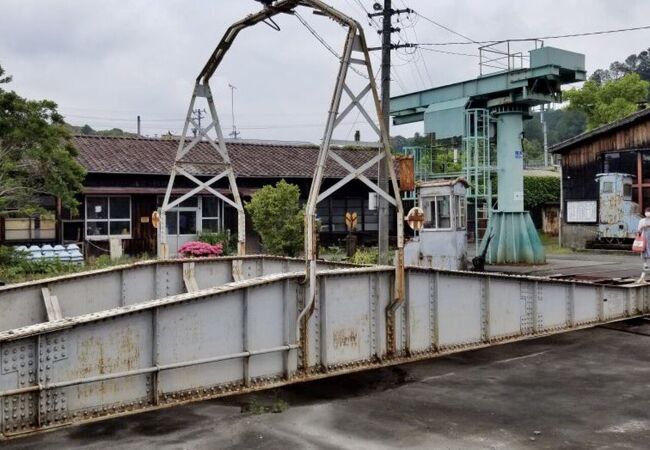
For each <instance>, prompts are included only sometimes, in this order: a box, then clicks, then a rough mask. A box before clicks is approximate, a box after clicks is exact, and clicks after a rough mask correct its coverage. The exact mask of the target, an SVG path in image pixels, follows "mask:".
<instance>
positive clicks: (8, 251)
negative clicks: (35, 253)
mask: <svg viewBox="0 0 650 450" xmlns="http://www.w3.org/2000/svg"><path fill="white" fill-rule="evenodd" d="M22 261H26V258H25V256H24V255H22V254H21V253H20V252H18V251H16V249H15V248H13V247H5V246H0V266H4V267H7V266H12V265H14V264H18V263H20V262H22Z"/></svg>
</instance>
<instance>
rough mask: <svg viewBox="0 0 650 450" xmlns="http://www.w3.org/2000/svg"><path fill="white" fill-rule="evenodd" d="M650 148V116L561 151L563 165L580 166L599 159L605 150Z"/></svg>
mask: <svg viewBox="0 0 650 450" xmlns="http://www.w3.org/2000/svg"><path fill="white" fill-rule="evenodd" d="M634 149H650V118H648V119H647V120H646V121H645V122H642V123H637V124H632V125H630V126H629V127H626V128H623V129H619V130H615V131H612V132H611V133H609V134H606V135H602V136H596V137H594V138H593V139H590V140H587V141H585V142H583V143H579V144H576V145H575V146H574V147H572V148H571V149H570V150H567V151H565V152H563V153H562V165H563V167H571V166H580V165H582V163H583V162H587V161H594V160H597V159H599V157H600V155H602V154H603V153H605V152H616V151H625V150H634Z"/></svg>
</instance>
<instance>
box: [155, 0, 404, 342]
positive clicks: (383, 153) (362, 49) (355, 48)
mask: <svg viewBox="0 0 650 450" xmlns="http://www.w3.org/2000/svg"><path fill="white" fill-rule="evenodd" d="M297 6H305V7H309V8H312V9H314V10H315V11H316V12H319V13H320V14H321V15H325V16H327V17H329V18H330V19H333V20H335V21H336V22H338V23H339V24H341V25H342V26H344V27H347V29H348V32H347V39H346V41H345V47H344V51H343V55H342V57H341V65H340V68H339V73H338V77H337V80H336V87H335V89H334V95H333V97H332V101H331V105H330V110H329V113H328V117H327V123H326V126H325V131H324V134H323V139H322V143H321V147H320V151H319V156H318V163H317V166H316V170H315V173H314V178H313V181H312V185H311V189H310V193H309V199H308V202H307V208H306V217H305V225H306V226H305V257H306V259H307V274H308V280H309V286H310V288H309V294H308V299H307V302H306V305H305V308H304V309H303V311H302V313H301V314H300V316H299V318H298V321H299V322H300V321H301V320H303V318H305V317H306V316H308V315H309V314H310V313H311V310H312V305H313V302H314V299H315V295H316V254H317V252H316V250H317V249H316V246H317V239H316V233H317V231H316V228H315V227H316V205H317V203H318V202H319V201H321V200H323V199H325V198H327V197H328V196H329V195H331V194H332V193H333V192H335V191H336V190H337V189H339V188H341V187H342V186H343V185H345V184H347V183H348V182H350V181H352V180H353V179H359V180H360V181H362V182H363V183H364V184H366V185H367V186H368V187H370V188H371V189H372V190H374V191H375V192H377V194H379V195H381V196H382V197H383V198H384V199H386V200H387V201H388V202H389V203H390V204H392V205H393V206H394V207H395V209H396V211H397V217H396V219H397V254H396V261H395V266H396V277H395V299H394V302H393V303H391V305H390V307H389V310H388V315H389V319H390V318H394V312H395V310H396V309H397V308H398V307H399V306H400V305H401V304H402V303H403V301H404V251H403V247H404V220H403V217H404V211H403V207H402V202H401V198H400V196H399V187H398V184H397V176H396V173H395V168H394V166H393V164H392V163H389V164H388V167H389V172H390V178H391V183H392V189H393V194H392V195H391V193H390V192H386V191H384V190H382V189H381V188H379V186H378V185H377V184H375V183H374V182H372V181H371V180H370V179H368V178H367V177H366V176H365V175H364V173H365V172H366V171H367V170H368V169H369V168H370V167H372V166H373V165H375V164H378V163H379V162H380V161H381V160H382V159H384V158H386V159H387V160H388V161H391V162H392V156H391V153H390V147H389V145H390V144H389V142H390V139H389V135H388V130H386V129H385V126H384V120H382V117H383V113H382V110H381V104H380V100H379V95H378V93H377V86H376V83H375V79H374V75H373V72H372V66H371V62H370V55H369V53H368V47H367V45H366V39H365V35H364V33H363V28H362V27H361V26H360V25H359V23H358V22H357V21H355V20H354V19H352V18H351V17H348V16H346V15H345V14H343V13H341V12H339V11H338V10H336V9H334V8H332V7H331V6H329V5H327V4H325V3H323V2H321V1H319V0H279V1H277V2H275V3H274V4H273V5H271V6H267V7H265V8H264V9H263V10H262V11H260V12H258V13H256V14H252V15H250V16H248V17H246V18H245V19H243V20H241V21H239V22H237V23H235V24H233V25H232V26H231V27H230V28H229V29H228V30H227V31H226V33H225V35H224V37H223V38H222V40H221V42H220V43H219V45H218V46H217V48H216V49H215V51H214V52H213V53H212V56H211V57H210V59H209V60H208V62H207V64H206V65H205V67H204V68H203V70H202V71H201V73H200V74H199V76H198V78H197V80H196V85H195V88H194V93H193V95H192V100H191V102H190V107H189V108H188V112H187V118H186V121H185V126H184V128H183V137H182V138H181V141H180V143H179V147H178V153H177V155H176V160H175V163H174V167H173V169H172V173H171V176H170V180H169V185H168V188H167V193H166V195H165V200H164V203H163V207H162V211H161V212H162V214H161V219H162V221H161V225H160V230H161V242H162V243H163V245H162V246H161V247H162V249H163V250H162V253H163V256H166V251H167V249H166V242H167V240H166V225H165V223H164V217H165V214H164V213H165V212H166V211H168V210H169V209H171V208H173V207H174V206H176V205H178V204H180V203H181V202H182V201H184V200H186V199H187V198H189V197H191V196H192V195H195V194H197V193H199V192H201V191H202V190H207V191H208V192H210V193H212V194H213V195H215V196H217V197H219V198H221V199H222V200H224V201H226V202H227V203H228V204H231V205H232V206H235V207H236V208H237V210H238V219H239V220H238V240H239V246H238V253H239V254H240V255H243V254H244V252H245V220H244V210H243V207H242V203H241V199H240V197H239V193H238V190H237V184H236V180H235V176H234V173H233V170H232V165H231V164H230V159H229V157H228V151H227V147H226V144H225V142H224V139H223V132H222V130H221V126H220V124H219V120H218V117H217V112H216V109H215V106H214V101H213V98H212V94H211V91H210V87H209V84H208V83H209V80H210V78H211V76H212V75H213V74H214V72H215V71H216V70H217V68H218V66H219V64H220V63H221V61H222V59H223V57H224V56H225V54H226V52H227V51H228V49H229V48H230V46H231V45H232V43H233V42H234V40H235V38H236V37H237V35H238V34H239V32H240V31H241V30H243V29H245V28H248V27H250V26H253V25H256V24H258V23H260V22H263V21H265V20H267V19H269V18H271V17H273V16H275V15H277V14H282V13H287V14H291V13H292V12H293V9H294V8H296V7H297ZM353 52H356V53H358V54H359V53H360V57H353V56H352V55H353ZM351 65H359V66H365V68H366V71H367V77H368V85H367V86H366V87H365V88H364V89H362V90H361V92H360V93H359V94H356V95H355V94H354V92H353V91H352V90H351V89H350V87H349V86H348V85H347V84H346V82H345V81H346V77H347V75H348V72H349V70H351ZM344 92H345V93H346V95H347V96H349V97H350V99H351V102H350V104H349V105H348V106H347V107H346V108H345V109H343V110H342V111H341V112H339V108H340V104H341V97H342V96H343V93H344ZM368 93H371V94H372V97H373V101H374V104H375V111H376V115H377V119H378V120H377V123H378V124H377V123H375V122H374V121H373V120H372V118H371V116H370V114H369V113H368V112H367V111H366V110H365V109H364V107H363V106H362V104H361V100H362V99H363V98H364V97H365V96H366V95H367V94H368ZM197 96H198V97H205V98H206V99H207V101H208V105H209V107H210V114H211V117H212V122H211V123H210V124H209V125H208V127H206V128H205V129H203V130H201V129H200V127H199V126H198V124H197V123H196V122H195V121H194V120H193V119H192V117H191V115H192V109H193V107H194V102H195V100H196V97H197ZM355 108H356V109H358V110H359V112H360V114H361V115H363V117H364V118H365V119H366V121H367V122H368V123H369V125H370V126H371V128H372V129H373V130H374V131H375V132H376V133H377V134H378V137H379V145H378V147H379V153H378V155H377V156H376V157H374V158H372V159H371V160H370V161H368V162H367V163H365V164H363V165H362V166H361V167H358V168H355V167H353V166H352V165H351V164H349V163H348V162H347V161H345V160H344V159H343V158H341V157H340V156H339V155H338V154H336V153H335V152H334V151H332V150H331V148H330V147H331V143H332V134H333V132H334V129H335V128H336V127H337V126H338V125H339V124H340V123H341V121H342V120H343V119H344V118H345V117H346V116H347V115H348V114H349V113H350V112H351V111H352V110H354V109H355ZM190 124H192V125H193V126H194V127H195V128H197V129H198V130H199V133H198V136H197V137H196V138H194V139H192V140H191V142H189V144H187V145H186V144H185V142H186V137H187V132H188V130H189V125H190ZM212 128H214V129H215V130H216V133H217V137H218V140H217V141H214V140H212V139H211V138H210V137H209V136H208V135H207V132H208V131H210V130H211V129H212ZM203 137H206V138H207V139H208V141H209V142H210V144H211V145H212V146H213V147H214V148H215V150H216V151H217V152H218V153H219V154H220V155H221V157H222V159H223V161H224V170H223V172H221V173H220V174H218V175H217V176H215V177H213V178H211V179H210V180H208V181H206V182H202V181H200V180H198V179H197V178H195V177H193V176H192V175H191V174H189V173H188V172H187V171H185V170H183V169H182V168H181V167H180V165H179V162H180V161H181V160H182V158H183V157H184V156H186V155H187V153H188V152H189V150H191V149H192V148H193V147H194V146H195V145H196V144H197V143H198V141H199V140H201V139H202V138H203ZM330 158H331V159H333V160H334V161H335V162H336V163H337V164H339V165H340V166H341V167H343V168H344V169H346V170H347V171H348V172H349V174H348V175H347V176H345V177H344V178H343V179H341V180H340V181H339V182H338V183H336V184H335V185H333V186H332V187H330V188H329V189H327V190H326V191H324V192H322V193H321V192H320V190H321V186H322V181H323V176H324V171H325V167H326V164H327V162H328V160H329V159H330ZM177 173H178V174H181V175H184V176H185V177H186V178H189V179H190V180H191V181H193V182H194V183H196V184H197V187H196V188H195V189H193V190H192V191H190V192H189V193H187V194H185V195H183V196H182V197H180V198H178V199H177V200H174V201H172V202H170V196H171V190H172V187H173V183H174V178H175V176H176V174H177ZM224 176H227V177H228V180H229V182H230V187H231V190H232V192H233V196H234V200H235V201H234V202H232V201H230V200H229V199H226V198H225V197H224V196H223V195H222V194H220V193H219V192H217V191H216V190H214V189H212V188H211V187H210V186H211V185H212V184H213V183H215V182H216V181H217V180H219V179H221V178H223V177H224ZM300 328H301V327H298V331H297V333H298V336H297V337H298V338H299V334H300V331H299V330H300Z"/></svg>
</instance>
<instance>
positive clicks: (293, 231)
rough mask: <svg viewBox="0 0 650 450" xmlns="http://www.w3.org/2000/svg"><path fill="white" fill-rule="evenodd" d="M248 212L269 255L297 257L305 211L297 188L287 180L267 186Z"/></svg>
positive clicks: (254, 195)
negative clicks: (301, 205)
mask: <svg viewBox="0 0 650 450" xmlns="http://www.w3.org/2000/svg"><path fill="white" fill-rule="evenodd" d="M246 211H247V212H248V213H249V214H250V216H251V219H252V221H253V228H254V229H255V231H257V233H258V234H259V235H260V237H261V238H262V245H263V246H264V249H265V250H266V251H267V252H268V253H271V254H275V255H286V256H296V255H297V254H298V253H299V252H300V251H301V250H302V247H303V229H304V211H303V209H302V208H301V207H300V189H299V188H298V186H296V185H294V184H289V183H287V182H286V181H284V180H280V181H279V182H278V183H277V184H276V185H275V186H264V187H263V188H262V189H260V190H259V191H257V192H256V193H255V194H253V198H252V199H251V201H250V202H247V203H246Z"/></svg>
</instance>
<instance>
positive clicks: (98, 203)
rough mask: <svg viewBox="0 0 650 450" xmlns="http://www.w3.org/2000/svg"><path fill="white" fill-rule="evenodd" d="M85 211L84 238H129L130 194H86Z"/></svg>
mask: <svg viewBox="0 0 650 450" xmlns="http://www.w3.org/2000/svg"><path fill="white" fill-rule="evenodd" d="M85 211H86V214H85V229H86V239H91V240H101V239H108V238H121V239H131V197H130V196H127V195H106V196H87V197H86V208H85Z"/></svg>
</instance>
